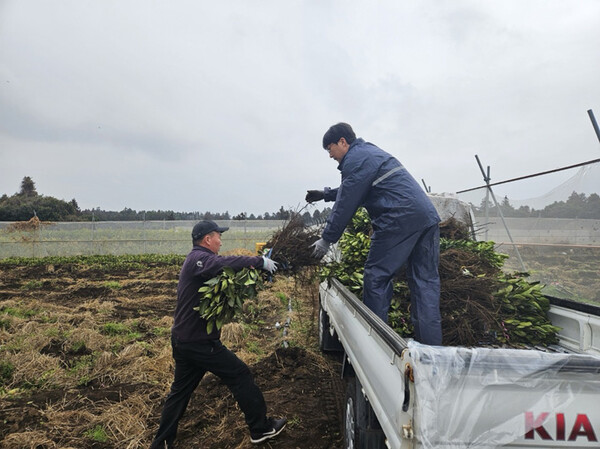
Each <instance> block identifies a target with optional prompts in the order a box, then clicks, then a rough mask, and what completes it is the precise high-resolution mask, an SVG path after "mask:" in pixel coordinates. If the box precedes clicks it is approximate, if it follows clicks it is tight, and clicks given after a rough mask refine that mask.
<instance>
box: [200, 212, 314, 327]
mask: <svg viewBox="0 0 600 449" xmlns="http://www.w3.org/2000/svg"><path fill="white" fill-rule="evenodd" d="M318 239H319V232H318V230H317V229H314V228H310V227H307V226H306V225H305V224H304V222H303V220H302V217H301V216H300V215H299V214H292V217H291V218H290V220H288V222H287V223H286V224H285V225H284V226H283V227H282V228H281V229H280V230H279V231H277V232H275V233H274V234H273V236H272V238H271V239H270V240H269V241H268V242H267V244H266V246H265V249H264V253H265V254H264V255H268V256H269V257H270V258H271V259H273V260H274V261H276V262H277V264H278V271H279V272H286V271H287V272H289V273H292V274H294V275H295V274H298V273H299V272H300V271H301V270H302V269H303V268H306V267H309V266H313V267H316V266H317V265H318V263H319V261H318V260H317V259H315V258H314V257H312V251H313V250H312V248H311V247H310V245H311V244H312V243H314V242H315V241H316V240H318ZM263 276H265V274H264V273H260V272H259V271H258V270H255V269H243V270H241V271H239V272H237V273H236V272H234V270H232V269H231V268H225V269H224V270H223V271H222V272H221V273H219V274H218V275H217V276H215V277H213V278H212V279H210V280H208V281H206V282H205V283H204V286H202V287H201V288H200V289H199V293H200V295H201V299H200V305H199V306H198V307H196V308H194V310H196V311H198V313H200V316H201V317H202V318H204V319H205V320H206V321H207V329H206V330H207V331H208V332H209V333H210V332H212V330H213V329H215V328H216V329H221V327H223V325H224V324H226V323H228V322H230V321H233V320H234V319H235V317H236V316H237V315H240V314H241V313H242V311H243V304H244V301H245V300H246V299H250V298H254V297H256V295H257V293H258V291H259V290H260V289H261V288H262V286H263V281H264V279H263Z"/></svg>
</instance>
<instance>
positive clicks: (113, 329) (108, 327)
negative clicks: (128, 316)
mask: <svg viewBox="0 0 600 449" xmlns="http://www.w3.org/2000/svg"><path fill="white" fill-rule="evenodd" d="M100 332H102V333H103V334H104V335H108V336H111V337H116V336H117V335H125V334H128V333H129V327H127V326H126V325H124V324H123V323H114V322H110V323H106V324H104V325H103V326H102V329H101V330H100Z"/></svg>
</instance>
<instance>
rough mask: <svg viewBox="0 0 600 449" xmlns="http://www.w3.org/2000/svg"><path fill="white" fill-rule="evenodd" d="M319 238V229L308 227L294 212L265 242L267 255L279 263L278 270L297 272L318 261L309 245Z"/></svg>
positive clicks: (314, 264) (316, 263)
mask: <svg viewBox="0 0 600 449" xmlns="http://www.w3.org/2000/svg"><path fill="white" fill-rule="evenodd" d="M317 240H319V229H318V228H316V227H308V226H306V225H305V224H304V221H303V220H302V217H301V216H300V215H299V214H297V213H295V214H292V216H291V218H290V219H289V220H288V221H287V222H286V224H285V225H284V226H283V227H282V228H281V229H279V230H278V231H276V232H275V233H274V234H273V236H272V237H271V239H270V240H269V241H268V242H267V244H266V248H268V249H269V250H270V253H269V257H271V259H273V260H274V261H275V262H277V263H278V264H279V270H283V271H291V272H292V273H297V272H298V271H300V270H302V269H303V268H305V267H309V266H316V265H318V264H319V261H318V260H317V259H315V258H314V257H312V252H313V248H311V247H310V245H312V244H313V243H314V242H316V241H317Z"/></svg>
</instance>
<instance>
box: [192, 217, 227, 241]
mask: <svg viewBox="0 0 600 449" xmlns="http://www.w3.org/2000/svg"><path fill="white" fill-rule="evenodd" d="M228 229H229V228H228V227H221V226H219V225H218V224H216V223H215V222H214V221H212V220H203V221H199V222H198V223H196V225H195V226H194V229H192V240H193V241H196V240H200V239H201V238H202V237H204V236H205V235H206V234H210V233H211V232H213V231H217V232H225V231H227V230H228Z"/></svg>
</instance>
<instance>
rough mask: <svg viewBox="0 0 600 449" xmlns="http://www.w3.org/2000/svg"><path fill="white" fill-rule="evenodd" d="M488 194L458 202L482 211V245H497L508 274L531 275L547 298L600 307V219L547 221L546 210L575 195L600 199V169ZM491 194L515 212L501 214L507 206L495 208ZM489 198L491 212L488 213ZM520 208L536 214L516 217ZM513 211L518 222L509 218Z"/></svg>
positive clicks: (587, 212)
mask: <svg viewBox="0 0 600 449" xmlns="http://www.w3.org/2000/svg"><path fill="white" fill-rule="evenodd" d="M473 169H477V168H476V166H474V167H473ZM492 183H493V180H492ZM486 191H487V189H485V188H484V189H478V190H473V191H469V192H465V193H462V194H459V195H457V196H458V198H459V199H461V200H463V201H466V202H468V203H471V204H472V205H473V206H474V208H476V209H478V210H476V212H475V219H476V223H475V227H476V229H477V236H478V239H479V240H491V241H494V242H495V243H496V249H497V250H498V251H499V252H503V253H506V254H509V255H510V258H509V259H508V261H507V262H506V265H505V268H506V270H507V271H526V272H528V273H529V274H530V279H531V280H535V281H540V282H541V283H542V284H544V285H545V288H544V292H545V293H546V294H548V295H551V296H557V297H562V298H569V299H575V300H579V301H584V302H593V303H596V304H597V303H600V219H597V218H581V217H580V216H575V217H570V218H546V217H544V212H543V211H544V208H546V206H549V205H552V204H556V203H561V202H562V203H566V202H567V201H568V200H569V198H570V197H571V196H572V195H573V193H576V194H578V195H580V196H581V195H582V194H583V196H585V197H586V198H589V197H590V196H592V197H593V195H597V193H598V192H600V164H598V163H594V164H590V165H584V166H582V167H579V168H577V169H572V170H565V171H561V172H557V173H552V174H547V175H544V176H540V177H535V178H533V177H532V178H528V179H522V180H518V181H515V182H511V183H506V184H501V185H496V186H493V187H492V188H491V192H488V193H487V196H486ZM492 193H493V196H494V197H495V199H496V202H497V203H498V204H500V205H501V204H502V203H503V202H507V203H508V204H509V205H510V206H511V208H510V210H509V213H508V214H507V213H506V211H505V212H504V213H502V210H503V208H502V206H500V207H495V203H494V201H493V197H492ZM486 198H487V204H488V205H489V206H490V207H489V208H488V209H487V210H486V209H485V208H484V207H483V206H484V205H485V204H486ZM595 207H596V205H595V204H591V203H590V205H586V206H585V207H582V208H580V209H579V210H580V215H583V216H594V214H595V212H594V211H592V210H590V209H591V208H595ZM520 208H525V209H527V208H529V209H530V210H531V209H534V211H532V213H529V214H528V216H524V217H518V216H514V215H515V211H517V212H518V210H519V209H520ZM511 211H512V212H513V214H512V215H513V216H509V215H510V212H511ZM592 212H593V213H592ZM516 215H518V213H517V214H516ZM524 215H525V214H524Z"/></svg>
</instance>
